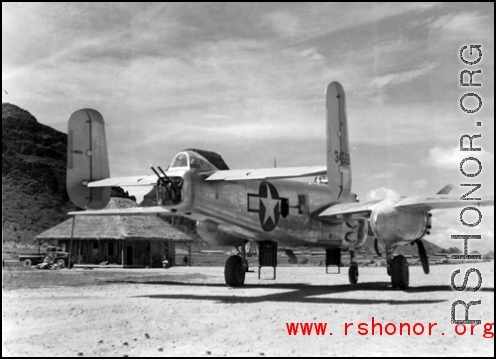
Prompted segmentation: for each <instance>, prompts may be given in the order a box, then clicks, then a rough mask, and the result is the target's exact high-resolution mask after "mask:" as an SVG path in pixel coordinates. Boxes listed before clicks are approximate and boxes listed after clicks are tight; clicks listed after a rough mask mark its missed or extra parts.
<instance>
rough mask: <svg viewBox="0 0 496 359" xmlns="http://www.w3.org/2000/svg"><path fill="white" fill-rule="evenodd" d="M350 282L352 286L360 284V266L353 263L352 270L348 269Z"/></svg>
mask: <svg viewBox="0 0 496 359" xmlns="http://www.w3.org/2000/svg"><path fill="white" fill-rule="evenodd" d="M348 280H349V281H350V284H357V283H358V264H356V263H353V264H352V265H350V268H348Z"/></svg>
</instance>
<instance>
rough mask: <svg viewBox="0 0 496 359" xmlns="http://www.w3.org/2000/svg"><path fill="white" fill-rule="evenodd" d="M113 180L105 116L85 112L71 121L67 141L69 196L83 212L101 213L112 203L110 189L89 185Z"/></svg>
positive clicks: (72, 117) (94, 112) (79, 111)
mask: <svg viewBox="0 0 496 359" xmlns="http://www.w3.org/2000/svg"><path fill="white" fill-rule="evenodd" d="M108 177H110V171H109V164H108V156H107V143H106V139H105V124H104V122H103V117H102V115H101V114H100V113H99V112H98V111H95V110H92V109H82V110H78V111H76V112H74V113H73V114H72V115H71V116H70V117H69V129H68V138H67V182H66V184H67V193H68V195H69V198H70V199H71V201H72V203H74V204H75V205H76V206H78V207H81V208H87V209H101V208H104V207H105V206H106V205H107V204H108V202H109V200H110V191H111V189H110V187H94V188H89V187H87V183H88V182H91V181H97V180H101V179H104V178H108Z"/></svg>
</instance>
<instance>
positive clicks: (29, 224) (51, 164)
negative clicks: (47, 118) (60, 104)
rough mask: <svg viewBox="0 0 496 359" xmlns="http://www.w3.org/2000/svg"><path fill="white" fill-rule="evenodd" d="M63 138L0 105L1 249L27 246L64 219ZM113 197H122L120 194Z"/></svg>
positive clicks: (22, 112) (118, 191)
mask: <svg viewBox="0 0 496 359" xmlns="http://www.w3.org/2000/svg"><path fill="white" fill-rule="evenodd" d="M66 158H67V135H66V134H65V133H62V132H59V131H57V130H54V129H53V128H51V127H48V126H45V125H43V124H41V123H39V122H38V121H37V120H36V118H35V117H34V116H33V115H31V114H30V113H29V112H28V111H26V110H23V109H21V108H19V107H17V106H15V105H12V104H9V103H3V104H2V229H3V244H4V245H9V243H10V244H18V243H23V244H26V243H27V244H32V241H33V238H34V236H36V235H37V234H39V233H41V232H42V231H44V230H46V229H48V228H50V227H52V226H54V225H56V224H58V223H60V222H62V221H64V220H65V219H67V218H68V217H67V215H66V213H67V212H69V211H71V210H74V209H75V207H74V206H73V205H72V203H71V202H70V201H69V197H68V196H67V192H66V186H65V177H66ZM112 195H113V196H116V197H126V193H125V192H124V191H122V189H120V188H119V189H115V190H113V191H112Z"/></svg>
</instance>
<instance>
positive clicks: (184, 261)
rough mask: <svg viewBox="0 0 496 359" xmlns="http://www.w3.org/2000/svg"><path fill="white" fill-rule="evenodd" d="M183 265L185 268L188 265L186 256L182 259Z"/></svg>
mask: <svg viewBox="0 0 496 359" xmlns="http://www.w3.org/2000/svg"><path fill="white" fill-rule="evenodd" d="M183 264H184V265H185V266H187V265H188V256H184V259H183Z"/></svg>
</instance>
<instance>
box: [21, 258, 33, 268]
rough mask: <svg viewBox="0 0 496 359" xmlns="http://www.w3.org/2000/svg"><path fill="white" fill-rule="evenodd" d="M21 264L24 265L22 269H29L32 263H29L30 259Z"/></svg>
mask: <svg viewBox="0 0 496 359" xmlns="http://www.w3.org/2000/svg"><path fill="white" fill-rule="evenodd" d="M23 264H24V267H31V265H32V264H33V262H31V259H26V260H25V261H24V263H23Z"/></svg>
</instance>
